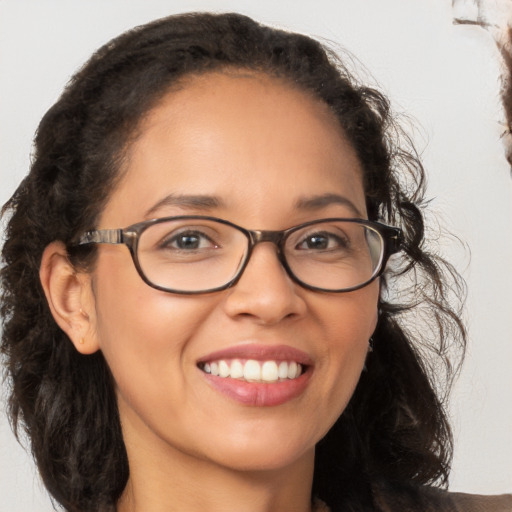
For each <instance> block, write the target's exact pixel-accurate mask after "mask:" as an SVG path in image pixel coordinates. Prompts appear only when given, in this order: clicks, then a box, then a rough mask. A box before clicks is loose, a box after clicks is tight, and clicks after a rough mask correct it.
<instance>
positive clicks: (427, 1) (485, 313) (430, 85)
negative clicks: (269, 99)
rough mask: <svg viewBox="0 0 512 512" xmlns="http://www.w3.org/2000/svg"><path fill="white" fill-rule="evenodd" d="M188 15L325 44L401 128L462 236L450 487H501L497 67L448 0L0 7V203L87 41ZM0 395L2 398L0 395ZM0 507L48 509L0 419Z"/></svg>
mask: <svg viewBox="0 0 512 512" xmlns="http://www.w3.org/2000/svg"><path fill="white" fill-rule="evenodd" d="M189 10H218V11H228V10H236V11H239V12H243V13H246V14H249V15H251V16H253V17H255V18H256V19H258V20H260V21H262V22H266V23H270V24H275V25H279V26H284V27H288V28H291V29H293V30H297V31H301V32H306V33H309V34H312V35H315V36H320V37H322V38H327V39H329V40H332V41H335V42H337V43H339V44H341V45H342V46H344V47H345V48H347V49H348V50H350V51H351V52H353V53H354V54H355V55H356V56H357V57H358V58H359V59H360V60H361V61H362V62H363V63H364V64H365V65H366V67H367V68H368V69H369V70H371V72H372V74H373V76H374V77H375V79H376V80H377V81H378V82H379V83H380V85H381V87H382V89H383V90H384V91H385V92H386V93H387V94H389V95H390V97H391V98H392V100H393V103H394V106H395V109H396V110H398V111H405V112H407V113H408V114H409V115H410V116H412V117H413V118H415V119H417V120H418V121H419V123H420V128H419V129H417V130H414V131H413V132H412V135H413V137H414V138H415V140H416V143H417V145H418V147H419V149H420V150H422V151H423V158H424V162H425V164H426V167H427V170H428V173H429V189H428V190H429V195H430V197H432V198H433V201H432V208H433V210H434V211H435V212H436V214H437V216H438V218H439V219H440V221H441V222H442V223H443V224H444V225H446V226H447V227H448V228H449V229H450V230H451V231H452V232H454V233H456V234H457V235H459V236H460V237H461V238H462V239H463V240H465V241H466V242H467V244H468V246H469V247H470V249H471V253H472V256H471V261H470V258H469V257H468V254H467V252H464V250H463V249H462V248H461V247H460V245H458V244H457V243H455V241H454V240H450V239H446V240H443V242H442V248H443V250H444V251H445V254H446V255H447V256H448V257H449V258H451V259H452V260H453V261H454V262H455V263H456V264H457V265H458V267H459V270H461V271H462V272H463V274H464V276H465V277H466V279H467V282H468V286H469V302H468V310H467V314H466V316H467V320H468V325H469V329H470V344H469V349H468V357H467V360H466V365H465V368H464V371H463V373H462V374H461V376H460V378H459V380H458V382H457V385H456V387H455V390H454V393H453V395H452V400H451V408H450V413H451V417H452V422H453V426H454V432H455V439H456V450H455V460H454V465H453V473H452V479H451V489H453V490H465V491H469V492H477V493H497V492H505V491H506V492H511V491H512V410H511V409H512V407H511V406H512V377H511V366H512V343H511V341H512V339H511V338H512V336H511V334H512V307H511V294H512V292H511V290H512V277H511V276H512V274H511V271H510V269H511V266H512V197H511V196H512V179H511V177H510V174H509V169H508V166H507V163H506V161H505V159H504V156H503V148H502V145H501V142H500V140H499V139H500V134H501V132H502V131H503V126H501V125H500V124H499V121H500V120H502V118H503V114H502V111H501V108H500V103H499V99H498V91H499V85H498V73H499V60H498V58H497V54H496V51H495V49H494V45H493V42H492V40H491V38H490V37H489V36H488V35H487V34H486V33H485V32H484V31H483V30H481V29H478V28H475V27H468V26H464V27H463V26H453V24H452V22H451V20H452V17H453V12H452V8H451V2H450V1H449V0H414V2H411V1H410V0H386V1H383V0H364V1H362V0H336V1H333V0H305V1H300V0H295V1H294V0H279V1H276V0H258V1H244V0H238V1H236V0H231V1H228V0H203V1H199V0H198V1H186V0H183V1H177V0H174V1H172V0H171V1H169V0H167V1H163V0H145V1H144V0H108V1H105V0H78V1H77V0H59V1H57V0H53V1H51V0H3V1H2V0H0V183H1V185H2V186H1V187H0V202H1V203H3V202H4V201H5V200H6V199H7V198H8V197H9V196H10V195H11V193H12V192H13V190H14V188H15V187H16V185H17V184H18V182H19V181H20V179H21V178H22V176H23V175H24V174H25V173H26V171H27V168H28V164H29V153H30V149H31V140H32V136H33V133H34V131H35V128H36V126H37V123H38V121H39V119H40V118H41V116H42V115H43V113H44V112H45V111H46V109H47V108H48V107H50V106H51V104H52V103H53V102H54V101H55V100H56V99H57V97H58V95H59V93H60V91H61V90H62V88H63V86H64V84H65V83H66V81H67V80H68V78H69V77H70V75H71V74H72V73H73V71H74V70H76V69H77V67H78V66H80V65H81V64H82V63H83V62H84V61H85V60H86V59H87V57H88V56H89V55H90V54H91V52H92V51H93V50H95V49H96V48H97V47H98V46H100V45H101V44H103V43H104V42H106V41H107V40H109V39H110V38H111V37H113V36H115V35H117V34H118V33H120V32H122V31H123V30H125V29H128V28H130V27H132V26H134V25H138V24H142V23H145V22H147V21H149V20H152V19H154V18H157V17H161V16H165V15H168V14H171V13H175V12H183V11H189ZM2 395H5V389H3V391H2ZM0 497H1V498H0V512H27V511H32V510H37V511H40V512H49V511H50V510H52V507H51V504H50V501H49V500H48V498H47V497H46V494H45V491H44V490H42V489H41V485H40V483H39V481H38V478H37V476H36V472H35V469H34V467H33V465H32V463H31V461H30V459H29V457H28V456H27V455H26V454H25V452H23V451H22V450H21V448H19V446H18V445H17V444H16V442H15V441H14V438H13V436H12V434H11V432H10V430H9V427H8V425H7V421H6V419H5V417H4V415H3V414H2V415H0Z"/></svg>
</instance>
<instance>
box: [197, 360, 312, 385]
mask: <svg viewBox="0 0 512 512" xmlns="http://www.w3.org/2000/svg"><path fill="white" fill-rule="evenodd" d="M202 369H203V371H204V372H205V373H210V374H212V375H215V376H219V377H223V378H227V377H230V378H232V379H243V380H246V381H250V382H276V381H278V380H284V379H296V378H297V377H300V375H302V365H301V364H299V363H297V362H295V361H280V362H276V361H256V360H254V359H248V360H247V361H245V363H242V361H240V360H238V359H233V360H227V361H226V360H224V359H221V360H220V361H211V362H210V363H204V365H203V367H202Z"/></svg>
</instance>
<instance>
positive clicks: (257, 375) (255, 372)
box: [244, 359, 261, 380]
mask: <svg viewBox="0 0 512 512" xmlns="http://www.w3.org/2000/svg"><path fill="white" fill-rule="evenodd" d="M244 379H245V380H261V368H260V363H258V361H255V360H254V359H249V360H248V361H246V362H245V364H244Z"/></svg>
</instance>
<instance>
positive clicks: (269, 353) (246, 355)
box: [198, 343, 313, 366]
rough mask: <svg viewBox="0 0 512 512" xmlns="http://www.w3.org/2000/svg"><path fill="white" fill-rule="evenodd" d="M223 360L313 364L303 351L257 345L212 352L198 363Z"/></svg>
mask: <svg viewBox="0 0 512 512" xmlns="http://www.w3.org/2000/svg"><path fill="white" fill-rule="evenodd" d="M221 359H254V360H256V361H295V362H297V363H300V364H302V365H305V366H309V365H311V364H312V363H313V361H312V359H311V357H310V356H309V355H308V354H306V353H305V352H303V351H302V350H299V349H296V348H294V347H290V346H288V345H261V344H256V343H249V344H242V345H235V346H232V347H229V348H226V349H222V350H218V351H215V352H211V353H210V354H208V355H206V356H204V357H201V358H200V359H199V360H198V363H206V362H208V361H219V360H221Z"/></svg>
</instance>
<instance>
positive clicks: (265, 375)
mask: <svg viewBox="0 0 512 512" xmlns="http://www.w3.org/2000/svg"><path fill="white" fill-rule="evenodd" d="M278 378H279V374H278V370H277V363H276V362H275V361H265V362H264V363H263V366H262V367H261V380H264V381H267V382H275V381H276V380H277V379H278Z"/></svg>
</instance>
